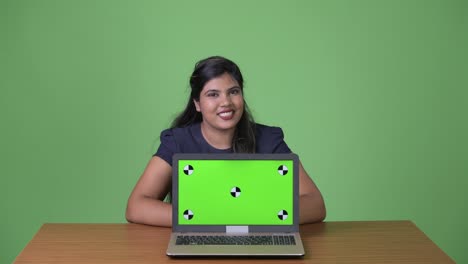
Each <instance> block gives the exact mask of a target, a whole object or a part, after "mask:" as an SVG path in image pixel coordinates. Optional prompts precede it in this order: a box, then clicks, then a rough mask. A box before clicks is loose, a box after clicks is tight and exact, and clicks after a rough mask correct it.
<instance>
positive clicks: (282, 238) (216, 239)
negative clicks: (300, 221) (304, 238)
mask: <svg viewBox="0 0 468 264" xmlns="http://www.w3.org/2000/svg"><path fill="white" fill-rule="evenodd" d="M176 245H296V240H295V239H294V236H292V235H273V236H177V240H176Z"/></svg>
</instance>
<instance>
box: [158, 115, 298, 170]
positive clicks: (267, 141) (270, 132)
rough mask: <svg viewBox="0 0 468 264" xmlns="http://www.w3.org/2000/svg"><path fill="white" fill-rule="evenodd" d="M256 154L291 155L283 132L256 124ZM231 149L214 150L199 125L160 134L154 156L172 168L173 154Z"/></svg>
mask: <svg viewBox="0 0 468 264" xmlns="http://www.w3.org/2000/svg"><path fill="white" fill-rule="evenodd" d="M255 127H256V131H255V139H256V149H255V152H256V153H291V150H290V149H289V147H288V145H287V144H286V142H284V134H283V130H282V129H281V128H279V127H270V126H265V125H261V124H256V126H255ZM232 152H233V151H232V148H229V149H216V148H214V147H212V146H211V145H210V144H208V142H206V140H205V138H204V137H203V135H202V133H201V126H200V123H197V124H193V125H190V126H187V127H182V128H170V129H166V130H164V131H162V132H161V145H159V148H158V151H156V153H155V154H154V156H158V157H160V158H161V159H163V160H165V161H166V162H167V163H169V164H170V165H171V166H172V155H174V154H175V153H232Z"/></svg>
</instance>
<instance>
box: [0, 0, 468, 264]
mask: <svg viewBox="0 0 468 264" xmlns="http://www.w3.org/2000/svg"><path fill="white" fill-rule="evenodd" d="M0 32H1V35H0V38H1V39H0V52H1V53H0V72H1V78H0V87H1V91H0V124H1V128H0V144H1V146H0V162H1V164H0V179H1V180H0V213H1V217H0V243H1V246H0V263H8V262H11V261H13V260H14V258H15V256H16V255H17V254H18V253H19V252H20V251H21V250H22V249H23V248H24V246H25V245H26V244H27V242H28V241H29V240H30V239H31V238H32V237H33V235H34V234H35V233H36V232H37V230H38V229H39V227H40V226H41V225H42V224H43V223H46V222H82V223H95V222H99V223H101V222H103V223H109V222H110V223H116V222H122V223H123V222H125V217H124V212H125V206H126V201H127V197H128V195H129V193H130V192H131V190H132V188H133V186H134V184H135V182H136V181H137V179H138V177H139V176H140V174H141V172H142V171H143V169H144V167H145V165H146V163H147V161H148V160H149V159H150V157H151V155H152V154H153V153H154V152H155V150H156V148H157V146H158V144H159V139H158V138H159V133H160V131H161V130H163V129H164V128H166V127H168V126H169V124H170V122H171V120H172V119H173V118H174V116H175V115H176V113H177V112H178V111H180V110H181V109H182V108H183V106H184V105H185V102H186V100H187V96H188V92H189V89H188V78H189V75H190V73H191V71H192V69H193V65H194V63H195V62H196V61H198V60H199V59H202V58H205V57H207V56H210V55H223V56H226V57H228V58H231V59H232V60H234V61H235V62H237V63H238V64H239V66H240V67H241V69H242V71H243V74H244V77H245V80H246V82H245V96H246V99H247V101H248V103H249V105H250V106H251V108H252V110H253V114H254V116H255V118H256V120H257V121H258V122H261V123H265V124H269V125H276V126H281V127H282V128H283V129H284V132H285V136H286V141H287V143H288V144H289V146H290V147H291V149H292V150H293V151H294V152H296V153H297V154H299V156H300V158H301V161H302V163H303V164H304V167H305V168H306V170H307V171H308V173H309V174H310V175H311V177H312V178H313V179H314V180H315V182H316V183H317V185H318V186H319V188H320V190H321V191H322V193H323V195H324V198H325V201H326V205H327V210H328V215H327V219H326V220H327V221H351V220H394V219H409V220H412V221H413V222H414V223H415V224H416V225H417V226H418V227H419V228H420V229H421V230H422V231H424V232H425V233H426V234H427V235H428V236H429V237H430V238H431V239H432V240H433V241H434V242H435V243H436V244H437V245H438V246H440V247H441V248H442V249H443V250H444V251H445V252H446V253H447V254H448V255H450V256H451V257H452V258H453V259H454V260H455V261H457V262H458V263H468V254H467V252H466V245H468V238H467V237H468V227H467V222H468V217H467V216H468V210H467V200H468V199H467V195H466V193H467V191H466V187H467V186H468V182H467V181H468V180H467V176H468V138H467V135H468V122H467V121H468V118H467V113H468V92H467V87H468V74H467V72H468V67H467V61H468V49H467V47H468V37H467V34H468V2H467V1H462V0H420V1H417V0H394V1H390V0H388V1H379V0H377V1H375V0H356V1H348V0H343V1H338V0H336V1H335V0H323V1H313V0H311V1H306V0H303V1H247V0H243V1H224V2H223V1H188V0H187V1H181V0H179V1H152V0H151V1H150V0H148V1H120V0H112V1H111V0H99V1H96V0H80V1H78V0H75V1H67V0H57V1H46V0H43V1H36V0H31V1H25V0H0Z"/></svg>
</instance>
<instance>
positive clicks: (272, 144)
mask: <svg viewBox="0 0 468 264" xmlns="http://www.w3.org/2000/svg"><path fill="white" fill-rule="evenodd" d="M255 140H256V151H257V153H290V152H291V150H290V149H289V147H288V145H287V144H286V142H284V134H283V129H281V128H280V127H276V126H268V125H264V124H256V125H255Z"/></svg>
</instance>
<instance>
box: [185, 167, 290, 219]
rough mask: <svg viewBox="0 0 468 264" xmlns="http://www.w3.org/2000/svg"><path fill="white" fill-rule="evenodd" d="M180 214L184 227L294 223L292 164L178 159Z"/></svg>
mask: <svg viewBox="0 0 468 264" xmlns="http://www.w3.org/2000/svg"><path fill="white" fill-rule="evenodd" d="M187 165H190V166H191V168H193V169H192V170H190V171H189V172H187V171H185V172H184V169H186V168H187ZM282 166H286V168H287V170H279V168H280V167H281V168H284V167H282ZM280 172H282V173H280ZM284 172H286V173H284ZM236 188H237V189H236ZM188 210H190V213H189V214H187V213H188V212H189V211H188ZM284 211H286V213H287V214H284ZM184 213H186V214H185V215H184ZM178 214H179V224H181V225H292V224H293V162H292V161H291V160H180V161H179V210H178ZM189 215H190V216H189ZM279 216H280V217H279Z"/></svg>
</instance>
